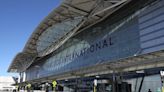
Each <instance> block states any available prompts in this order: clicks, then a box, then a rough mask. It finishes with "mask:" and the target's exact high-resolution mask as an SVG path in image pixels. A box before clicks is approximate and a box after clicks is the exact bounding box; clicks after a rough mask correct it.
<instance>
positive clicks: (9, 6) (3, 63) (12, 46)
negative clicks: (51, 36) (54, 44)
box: [0, 0, 61, 76]
mask: <svg viewBox="0 0 164 92" xmlns="http://www.w3.org/2000/svg"><path fill="white" fill-rule="evenodd" d="M60 2H61V0H0V76H10V75H15V74H9V73H7V69H8V67H9V64H10V63H11V61H12V59H13V58H14V56H15V55H16V54H17V53H18V52H21V51H22V49H23V48H24V46H25V43H26V42H27V40H28V38H29V37H30V35H31V33H32V32H33V31H34V29H35V28H36V27H37V25H38V24H39V23H40V22H41V21H42V20H43V18H44V17H46V16H47V15H48V13H50V11H52V10H53V9H54V8H55V7H57V6H58V5H59V3H60Z"/></svg>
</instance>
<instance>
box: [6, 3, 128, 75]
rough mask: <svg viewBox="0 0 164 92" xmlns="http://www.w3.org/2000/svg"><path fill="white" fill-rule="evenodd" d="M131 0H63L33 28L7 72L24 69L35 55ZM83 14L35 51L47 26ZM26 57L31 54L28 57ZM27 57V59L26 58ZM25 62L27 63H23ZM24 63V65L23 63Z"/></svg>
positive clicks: (63, 40)
mask: <svg viewBox="0 0 164 92" xmlns="http://www.w3.org/2000/svg"><path fill="white" fill-rule="evenodd" d="M130 1H131V0H64V1H63V2H62V3H61V4H60V6H59V7H58V8H56V9H54V10H53V11H52V12H51V13H50V14H49V15H48V16H47V17H46V18H45V19H44V20H43V21H42V22H41V23H40V24H39V25H38V27H37V28H36V29H35V31H34V32H33V33H32V35H31V37H30V39H29V40H28V42H27V43H26V45H25V48H24V50H23V52H22V53H19V54H18V55H17V56H16V57H15V59H14V60H13V62H12V63H11V65H10V67H9V69H8V72H21V71H24V70H25V69H26V68H28V67H24V66H29V65H30V64H32V62H33V59H35V58H36V57H44V56H46V55H48V54H50V53H52V52H54V51H55V50H57V49H58V48H59V47H60V46H61V45H63V44H64V43H65V42H66V41H67V40H68V39H69V38H71V37H72V36H74V35H75V34H76V33H78V32H81V31H82V30H84V29H86V28H88V27H90V26H92V25H94V24H96V23H97V22H100V21H102V20H103V19H105V18H106V17H107V16H109V15H111V14H112V13H113V12H115V11H116V10H118V9H120V8H121V7H122V6H124V5H125V4H127V3H128V2H130ZM79 16H83V19H82V20H81V22H79V23H78V24H77V25H76V26H75V27H74V28H73V29H72V30H70V31H69V32H68V33H66V34H65V35H63V36H62V37H61V38H58V39H57V40H56V41H55V42H53V43H52V45H50V46H48V47H47V48H46V49H45V50H44V51H42V52H38V51H37V42H38V40H39V37H40V36H41V35H42V34H43V32H44V31H46V29H48V28H49V27H51V26H53V25H56V24H58V23H61V22H62V21H64V20H67V19H73V18H75V17H79ZM24 54H26V55H27V57H28V56H31V57H30V58H32V59H28V58H27V57H26V55H25V56H21V55H24ZM26 59H28V60H26ZM25 63H27V64H25ZM23 64H25V65H23Z"/></svg>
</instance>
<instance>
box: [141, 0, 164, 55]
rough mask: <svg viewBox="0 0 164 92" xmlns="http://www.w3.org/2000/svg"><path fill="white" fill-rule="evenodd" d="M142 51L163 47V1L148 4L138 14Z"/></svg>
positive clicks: (152, 50)
mask: <svg viewBox="0 0 164 92" xmlns="http://www.w3.org/2000/svg"><path fill="white" fill-rule="evenodd" d="M139 29H140V36H141V38H140V40H141V48H142V53H150V52H154V51H158V50H163V49H164V1H163V0H160V1H158V2H156V3H153V4H152V5H150V6H149V7H148V8H147V9H146V10H144V11H143V12H142V13H141V14H140V15H139Z"/></svg>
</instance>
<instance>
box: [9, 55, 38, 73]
mask: <svg viewBox="0 0 164 92" xmlns="http://www.w3.org/2000/svg"><path fill="white" fill-rule="evenodd" d="M35 57H36V56H35V54H29V53H18V54H17V55H16V56H15V58H14V59H13V61H12V63H11V64H10V66H9V69H8V72H23V71H25V70H26V68H27V67H29V65H31V63H32V62H31V61H33V60H34V59H35Z"/></svg>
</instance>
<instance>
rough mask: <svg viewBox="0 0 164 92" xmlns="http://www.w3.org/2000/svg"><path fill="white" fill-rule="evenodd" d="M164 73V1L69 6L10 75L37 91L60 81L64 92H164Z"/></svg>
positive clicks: (47, 23) (46, 24) (38, 34)
mask: <svg viewBox="0 0 164 92" xmlns="http://www.w3.org/2000/svg"><path fill="white" fill-rule="evenodd" d="M162 70H164V0H63V2H62V3H61V4H60V6H59V7H58V8H56V9H54V10H53V11H52V12H51V13H50V14H49V15H48V16H47V17H46V18H45V19H44V20H43V21H42V22H41V23H40V24H39V25H38V27H37V28H36V29H35V31H34V32H33V34H32V35H31V37H30V38H29V40H28V42H27V44H26V45H25V47H24V50H23V51H22V52H20V53H18V54H17V55H16V57H15V58H14V60H13V61H12V63H11V65H10V67H9V69H8V72H17V73H19V74H20V83H19V86H20V87H23V86H26V85H27V84H28V83H30V84H31V85H32V86H34V87H33V88H34V89H35V88H36V87H37V88H39V87H41V86H42V85H45V86H48V89H49V90H51V88H50V87H51V83H52V82H53V81H57V86H60V87H58V89H56V90H59V91H63V92H92V91H93V90H94V92H96V91H97V92H148V90H149V89H150V90H151V91H152V92H161V90H162V86H163V84H162V83H163V75H164V74H163V71H162ZM160 72H161V74H160ZM95 80H96V83H95ZM47 84H49V85H47ZM95 86H96V91H95V89H94V88H95Z"/></svg>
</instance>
